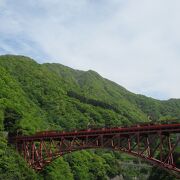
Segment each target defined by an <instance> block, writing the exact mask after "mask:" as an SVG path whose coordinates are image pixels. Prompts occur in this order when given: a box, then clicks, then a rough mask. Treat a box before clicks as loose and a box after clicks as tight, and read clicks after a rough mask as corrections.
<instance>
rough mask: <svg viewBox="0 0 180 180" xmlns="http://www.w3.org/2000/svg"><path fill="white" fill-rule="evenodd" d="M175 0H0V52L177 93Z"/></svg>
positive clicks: (179, 42) (151, 91)
mask: <svg viewBox="0 0 180 180" xmlns="http://www.w3.org/2000/svg"><path fill="white" fill-rule="evenodd" d="M179 8H180V1H179V0H171V1H169V0H151V1H144V0H136V1H134V0H36V1H35V0H27V1H24V0H0V54H21V55H27V56H30V57H32V58H34V59H35V60H37V61H38V62H39V63H44V62H56V63H61V64H64V65H67V66H70V67H72V68H76V69H82V70H88V69H93V70H95V71H97V72H98V73H100V74H101V75H102V76H104V77H106V78H108V79H111V80H113V81H115V82H117V83H118V84H120V85H122V86H124V87H126V88H127V89H128V90H130V91H132V92H135V93H139V94H144V95H147V96H151V97H154V98H158V99H168V98H180V71H179V68H180V51H179V49H180V20H179V19H180V11H179Z"/></svg>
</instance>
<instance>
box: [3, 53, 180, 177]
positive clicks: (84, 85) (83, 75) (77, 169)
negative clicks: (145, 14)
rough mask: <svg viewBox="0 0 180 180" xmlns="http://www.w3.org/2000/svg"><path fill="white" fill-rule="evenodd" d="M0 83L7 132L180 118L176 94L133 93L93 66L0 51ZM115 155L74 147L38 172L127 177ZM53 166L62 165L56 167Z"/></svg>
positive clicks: (179, 101) (24, 132) (52, 175)
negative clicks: (163, 97)
mask: <svg viewBox="0 0 180 180" xmlns="http://www.w3.org/2000/svg"><path fill="white" fill-rule="evenodd" d="M0 87H1V88H0V129H1V131H8V132H9V133H10V134H12V135H14V134H32V133H34V132H36V131H39V130H45V129H59V130H62V129H65V130H67V131H69V130H72V129H81V128H87V126H96V127H103V126H119V125H130V124H134V123H137V122H146V121H149V117H150V119H152V120H157V119H168V118H180V100H178V99H171V100H168V101H159V100H155V99H152V98H148V97H145V96H142V95H136V94H134V93H131V92H129V91H128V90H126V89H125V88H123V87H121V86H119V85H118V84H116V83H114V82H112V81H109V80H107V79H104V78H103V77H101V76H100V75H99V74H98V73H96V72H94V71H91V70H90V71H87V72H85V71H79V70H74V69H71V68H69V67H66V66H63V65H60V64H42V65H40V64H38V63H36V62H35V61H34V60H32V59H30V58H28V57H24V56H13V55H4V56H0ZM3 139H4V138H3ZM0 150H1V146H0ZM4 156H5V155H4ZM12 156H13V157H14V155H12ZM13 157H12V158H13ZM0 159H1V157H0ZM118 159H119V160H120V159H121V156H120V155H119V154H118V153H112V152H109V151H107V152H106V151H97V152H95V153H94V152H93V151H88V152H86V151H85V152H84V153H83V156H81V153H79V152H77V153H76V154H73V155H72V156H71V155H70V156H67V157H65V160H64V159H63V158H62V159H60V160H57V161H55V162H54V163H53V164H52V165H51V166H50V167H48V168H46V169H45V170H44V172H43V174H42V176H43V177H42V178H45V177H49V178H51V179H53V178H54V179H58V178H59V177H61V179H63V178H64V179H65V175H64V174H66V175H67V176H68V177H69V179H83V178H84V177H87V178H88V179H105V178H107V176H109V177H114V176H115V175H118V174H120V173H124V176H127V177H129V176H130V174H128V175H127V174H126V172H123V169H119V168H117V167H118V166H119V165H118ZM127 159H128V160H132V159H131V158H127ZM83 161H86V166H83V164H82V162H83ZM58 162H59V163H58ZM92 164H93V166H92ZM58 167H59V168H60V169H63V170H62V171H58V169H57V168H58ZM99 167H101V168H99ZM63 172H64V174H63ZM94 172H96V173H97V174H98V176H96V177H95V176H94ZM131 172H132V174H133V173H135V174H136V173H137V172H136V171H133V170H132V171H131ZM5 173H7V172H5ZM26 176H28V175H26ZM40 176H41V175H40ZM55 177H56V178H55Z"/></svg>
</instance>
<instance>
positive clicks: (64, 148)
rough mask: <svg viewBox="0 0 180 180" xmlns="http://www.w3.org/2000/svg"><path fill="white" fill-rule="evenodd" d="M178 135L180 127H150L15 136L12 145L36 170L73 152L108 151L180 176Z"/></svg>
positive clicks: (153, 125) (150, 125)
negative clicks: (142, 161) (139, 159)
mask: <svg viewBox="0 0 180 180" xmlns="http://www.w3.org/2000/svg"><path fill="white" fill-rule="evenodd" d="M178 133H180V123H176V124H149V125H143V126H141V125H137V126H131V127H116V128H101V129H87V130H80V131H74V132H58V131H44V132H38V133H36V134H35V135H32V136H16V137H14V138H11V139H10V141H11V142H12V143H13V144H15V145H16V148H17V150H18V151H19V152H20V153H21V154H22V156H23V157H24V158H25V160H26V161H27V162H28V164H29V165H30V166H31V167H32V168H34V169H35V170H42V169H43V168H44V166H46V165H47V164H49V163H50V162H51V161H53V160H54V159H56V158H57V157H59V156H62V155H64V154H67V153H70V152H73V151H77V150H82V149H90V148H106V149H113V150H117V151H121V152H125V153H127V154H130V155H133V156H136V157H140V158H142V159H144V160H146V161H148V162H150V163H152V164H154V165H156V166H159V167H161V168H163V169H165V170H168V171H171V172H176V175H177V174H178V175H179V174H180V169H179V168H180V167H177V166H176V165H175V164H174V159H173V157H174V154H176V156H179V152H176V148H177V146H178V144H179V143H180V137H179V136H178ZM174 135H177V137H174ZM172 137H173V138H172Z"/></svg>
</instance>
